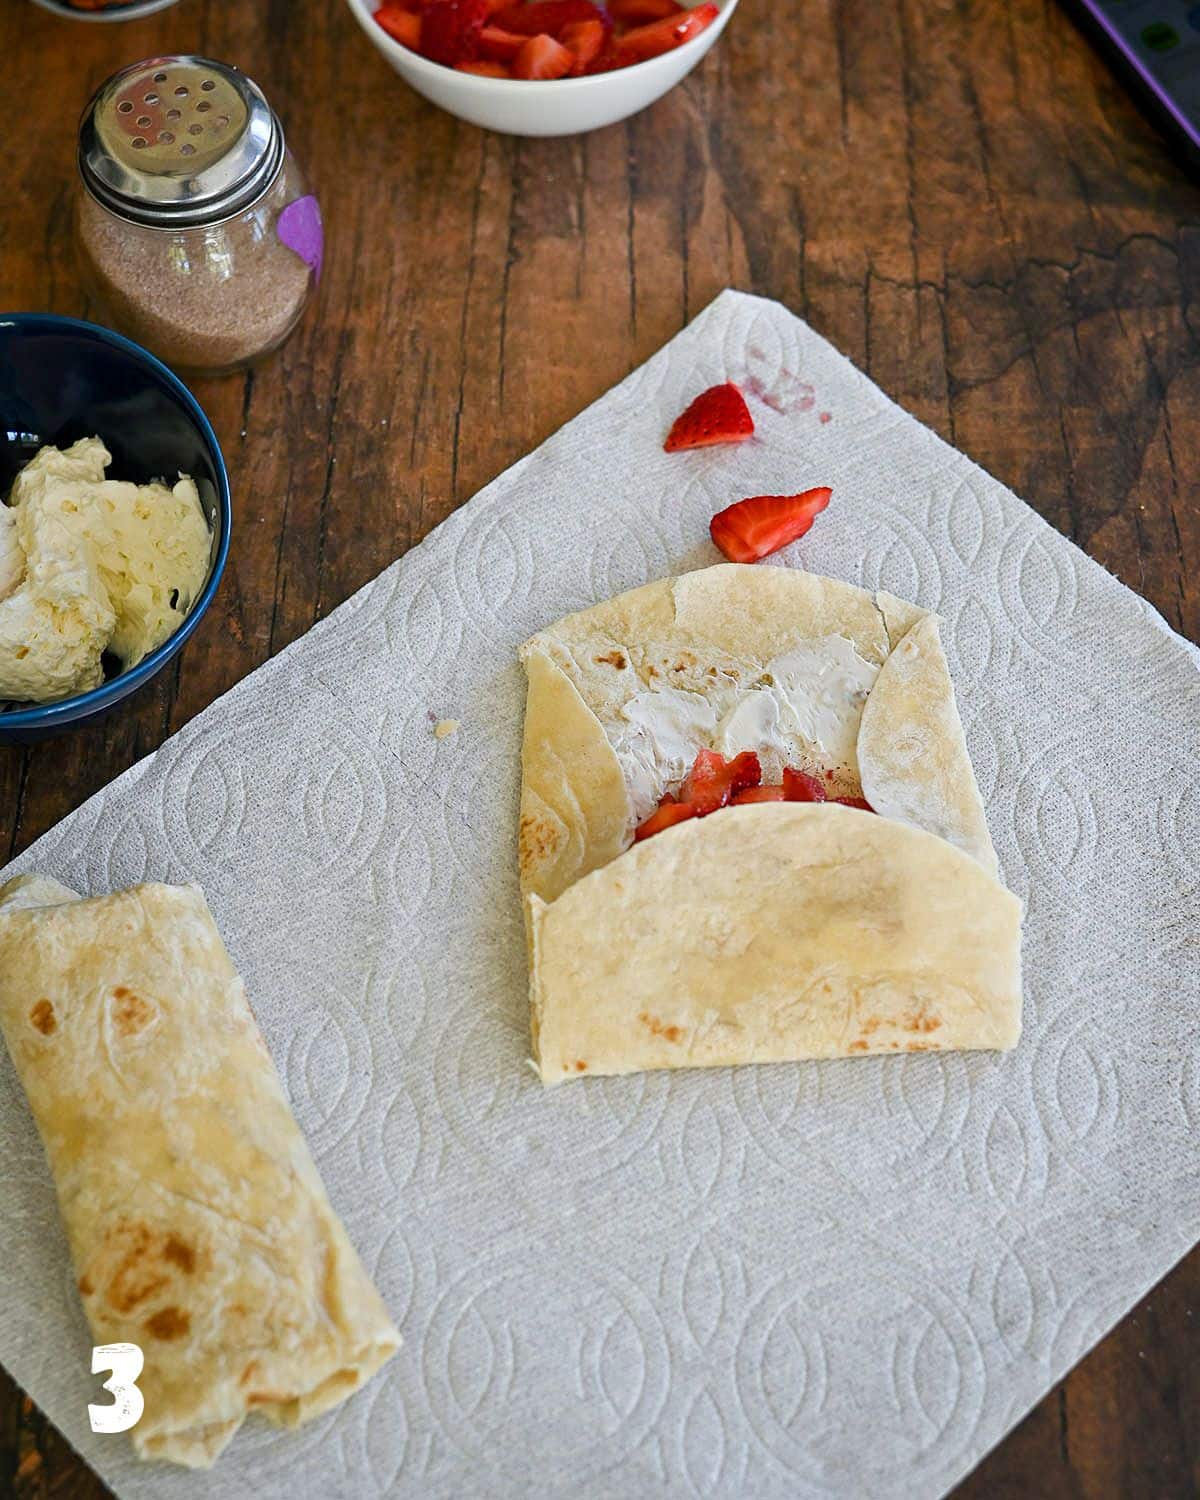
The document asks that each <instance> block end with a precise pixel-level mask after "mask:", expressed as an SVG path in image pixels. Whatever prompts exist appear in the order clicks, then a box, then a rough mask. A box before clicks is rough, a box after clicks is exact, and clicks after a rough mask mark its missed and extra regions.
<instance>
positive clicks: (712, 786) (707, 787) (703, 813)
mask: <svg viewBox="0 0 1200 1500" xmlns="http://www.w3.org/2000/svg"><path fill="white" fill-rule="evenodd" d="M761 780H762V767H761V766H760V765H759V762H758V756H757V755H755V753H754V751H753V750H743V751H742V752H741V754H740V755H735V756H734V757H733V759H732V760H730V761H727V760H726V759H725V757H724V756H723V755H721V754H719V753H718V752H717V751H716V750H700V751H698V752H697V755H696V759H695V760H694V761H693V762H692V769H691V770H690V771H689V772H688V777H687V780H686V781H685V782H684V784H683V789H682V791H681V792H680V794H679V796H680V801H681V802H690V803H691V804H692V805H693V806H694V807H695V809H696V813H697V815H698V816H699V817H701V818H705V817H707V816H708V814H709V813H714V812H716V810H717V808H718V807H724V806H725V804H726V803H727V802H728V801H729V799H730V797H733V796H736V795H737V793H738V792H741V791H745V789H746V788H747V787H752V786H757V785H758V783H759V782H760V781H761Z"/></svg>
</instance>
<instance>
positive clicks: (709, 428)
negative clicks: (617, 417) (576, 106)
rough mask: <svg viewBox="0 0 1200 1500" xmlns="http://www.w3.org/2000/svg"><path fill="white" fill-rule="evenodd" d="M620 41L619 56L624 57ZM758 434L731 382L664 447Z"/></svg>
mask: <svg viewBox="0 0 1200 1500" xmlns="http://www.w3.org/2000/svg"><path fill="white" fill-rule="evenodd" d="M619 46H620V44H619V42H618V53H617V55H618V57H619V56H620V51H619ZM753 431H754V418H753V417H752V416H751V415H750V408H749V407H748V406H747V405H746V398H745V397H744V396H743V395H742V393H741V391H739V390H738V388H737V386H736V385H734V384H733V382H732V381H731V380H727V381H726V382H725V384H724V385H713V386H709V388H708V390H706V391H701V392H700V394H699V395H698V396H697V397H696V399H695V400H694V401H693V402H692V404H691V405H690V406H689V407H688V408H687V410H686V411H684V412H682V413H681V414H680V415H679V416H678V417H676V418H675V421H674V422H673V423H672V424H671V430H670V432H668V433H667V440H666V442H665V443H664V444H663V448H664V449H665V450H666V452H668V453H677V452H679V450H680V449H681V448H707V447H710V446H711V445H712V444H713V443H740V442H742V440H743V439H744V438H748V437H749V436H750V435H751V433H752V432H753Z"/></svg>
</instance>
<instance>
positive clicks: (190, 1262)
mask: <svg viewBox="0 0 1200 1500" xmlns="http://www.w3.org/2000/svg"><path fill="white" fill-rule="evenodd" d="M163 1259H164V1260H169V1261H170V1262H171V1264H172V1265H173V1266H178V1267H179V1269H180V1270H181V1271H186V1272H187V1274H188V1275H189V1276H190V1275H191V1274H192V1272H193V1271H194V1270H195V1269H196V1252H195V1251H194V1250H193V1249H192V1247H191V1246H190V1245H189V1244H188V1243H187V1241H186V1240H181V1239H180V1238H179V1236H178V1235H175V1234H169V1235H167V1238H166V1241H165V1242H164V1244H163Z"/></svg>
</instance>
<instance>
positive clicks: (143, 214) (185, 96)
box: [79, 56, 283, 228]
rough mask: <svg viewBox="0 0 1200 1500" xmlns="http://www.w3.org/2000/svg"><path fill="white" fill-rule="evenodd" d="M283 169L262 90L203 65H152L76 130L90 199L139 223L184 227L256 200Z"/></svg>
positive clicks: (183, 60)
mask: <svg viewBox="0 0 1200 1500" xmlns="http://www.w3.org/2000/svg"><path fill="white" fill-rule="evenodd" d="M282 161H283V130H282V128H281V127H280V124H279V121H278V119H277V118H276V116H275V113H274V111H273V110H272V109H271V106H270V105H269V104H268V103H267V100H266V97H265V95H264V94H263V92H262V90H261V89H260V88H259V87H258V85H257V84H256V83H255V82H254V81H253V80H252V79H250V78H247V77H246V75H245V73H243V72H241V71H240V70H239V69H238V68H234V67H231V66H229V64H227V63H220V62H213V61H212V60H211V59H210V58H207V57H190V56H180V57H151V58H147V59H146V60H145V61H144V62H139V63H134V64H133V65H132V66H131V67H128V68H122V69H121V71H120V72H119V73H114V74H113V76H112V77H111V78H110V79H109V80H108V81H107V82H106V83H104V84H102V85H101V87H100V88H99V89H98V90H97V92H96V93H95V94H94V95H93V96H92V99H91V101H90V103H89V104H88V106H87V108H86V109H85V110H84V112H83V118H82V120H81V121H80V123H79V171H80V175H81V176H82V177H83V181H84V185H85V186H86V188H87V189H88V191H89V192H90V193H91V194H92V196H93V197H94V198H96V199H98V200H99V201H100V202H101V203H102V204H104V206H105V207H106V208H109V209H111V210H112V211H113V212H114V213H116V214H119V215H120V216H121V217H122V218H124V219H130V220H132V221H133V222H134V223H136V224H148V225H152V226H154V227H157V228H175V227H178V228H186V227H190V226H195V225H199V224H210V223H216V222H219V221H220V220H222V219H226V218H229V217H230V215H232V214H236V213H238V212H239V211H240V210H241V209H243V208H246V207H248V206H249V205H250V204H251V203H253V202H254V201H255V199H256V198H259V197H260V196H261V195H262V194H263V192H265V191H266V189H267V188H268V187H269V186H270V184H271V182H272V181H273V180H274V177H275V174H276V172H278V170H279V166H280V163H281V162H282Z"/></svg>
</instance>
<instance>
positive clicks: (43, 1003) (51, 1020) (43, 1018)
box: [29, 997, 58, 1036]
mask: <svg viewBox="0 0 1200 1500" xmlns="http://www.w3.org/2000/svg"><path fill="white" fill-rule="evenodd" d="M29 1019H30V1020H31V1021H32V1022H33V1024H34V1025H35V1026H36V1027H37V1029H38V1030H39V1031H40V1032H41V1033H42V1035H43V1036H49V1035H50V1033H51V1032H52V1031H56V1030H57V1029H58V1020H57V1018H56V1017H55V1014H54V1007H53V1005H51V1004H50V1002H49V1000H47V999H45V997H43V998H42V999H41V1000H39V1001H38V1002H37V1004H36V1005H35V1006H34V1007H33V1009H32V1010H31V1011H30V1012H29Z"/></svg>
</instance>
